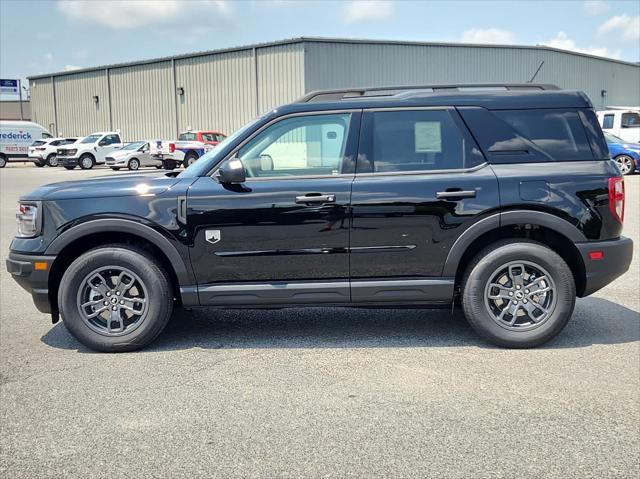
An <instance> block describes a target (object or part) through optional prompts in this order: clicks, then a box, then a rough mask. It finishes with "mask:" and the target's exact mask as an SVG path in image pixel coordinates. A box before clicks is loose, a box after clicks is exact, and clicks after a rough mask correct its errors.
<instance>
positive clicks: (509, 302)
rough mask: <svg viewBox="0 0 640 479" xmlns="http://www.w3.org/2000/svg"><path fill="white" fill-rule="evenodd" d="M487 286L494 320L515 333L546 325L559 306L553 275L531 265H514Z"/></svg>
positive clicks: (499, 270) (500, 270)
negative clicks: (557, 305)
mask: <svg viewBox="0 0 640 479" xmlns="http://www.w3.org/2000/svg"><path fill="white" fill-rule="evenodd" d="M489 278H490V280H489V281H488V282H487V285H486V287H485V292H484V303H485V307H486V309H487V312H488V313H489V315H490V316H491V318H492V319H493V320H494V321H495V322H496V323H497V324H498V325H500V326H501V327H503V328H505V329H508V330H511V331H528V330H531V329H535V328H538V327H540V326H541V325H542V324H544V323H545V322H546V321H547V320H548V319H549V318H550V317H551V315H552V314H553V312H554V311H555V308H556V304H557V292H556V291H557V290H556V286H555V282H554V281H553V278H552V277H551V275H550V274H549V273H548V272H547V271H546V270H545V269H544V268H543V267H542V266H540V265H538V264H536V263H533V262H531V261H512V262H509V263H507V264H505V265H502V266H500V267H499V268H497V269H496V270H495V271H494V272H493V273H492V274H491V276H489Z"/></svg>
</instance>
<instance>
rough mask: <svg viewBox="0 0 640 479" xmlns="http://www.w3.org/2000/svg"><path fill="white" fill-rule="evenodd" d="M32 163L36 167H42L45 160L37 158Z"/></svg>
mask: <svg viewBox="0 0 640 479" xmlns="http://www.w3.org/2000/svg"><path fill="white" fill-rule="evenodd" d="M33 164H34V165H36V166H37V167H38V168H42V167H43V166H44V165H45V162H44V160H39V161H34V162H33Z"/></svg>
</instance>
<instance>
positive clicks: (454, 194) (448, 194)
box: [436, 189, 476, 200]
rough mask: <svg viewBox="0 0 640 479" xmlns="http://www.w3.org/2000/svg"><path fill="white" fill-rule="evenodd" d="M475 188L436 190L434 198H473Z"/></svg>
mask: <svg viewBox="0 0 640 479" xmlns="http://www.w3.org/2000/svg"><path fill="white" fill-rule="evenodd" d="M475 197H476V190H453V189H449V190H447V191H438V192H437V193H436V198H438V199H439V200H446V199H449V200H450V199H454V198H475Z"/></svg>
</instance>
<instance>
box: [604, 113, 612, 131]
mask: <svg viewBox="0 0 640 479" xmlns="http://www.w3.org/2000/svg"><path fill="white" fill-rule="evenodd" d="M611 128H613V115H605V116H604V118H603V119H602V129H603V130H610V129H611Z"/></svg>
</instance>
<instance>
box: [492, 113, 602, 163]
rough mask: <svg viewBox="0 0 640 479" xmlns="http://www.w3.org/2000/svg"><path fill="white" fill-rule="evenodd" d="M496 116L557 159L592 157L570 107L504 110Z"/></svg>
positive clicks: (587, 143)
mask: <svg viewBox="0 0 640 479" xmlns="http://www.w3.org/2000/svg"><path fill="white" fill-rule="evenodd" d="M493 113H494V114H495V115H496V116H498V117H499V118H501V119H502V120H503V121H505V122H506V123H507V124H509V125H510V126H511V127H512V128H513V129H514V130H515V131H516V132H517V133H518V134H520V135H521V136H523V137H524V138H526V139H528V140H530V141H531V142H532V143H533V144H534V145H535V146H537V147H538V148H540V150H542V151H543V152H544V153H546V154H547V155H548V156H549V157H551V159H553V160H556V161H574V160H592V159H593V153H592V151H591V147H590V146H589V140H588V139H587V135H586V133H585V131H584V126H583V125H582V120H581V119H580V117H579V115H578V113H577V112H576V111H571V110H503V111H494V112H493Z"/></svg>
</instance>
